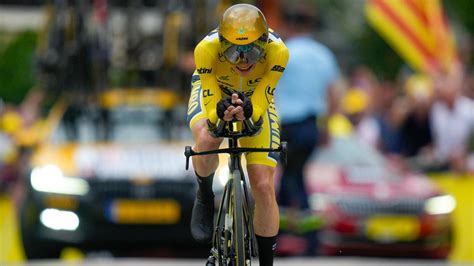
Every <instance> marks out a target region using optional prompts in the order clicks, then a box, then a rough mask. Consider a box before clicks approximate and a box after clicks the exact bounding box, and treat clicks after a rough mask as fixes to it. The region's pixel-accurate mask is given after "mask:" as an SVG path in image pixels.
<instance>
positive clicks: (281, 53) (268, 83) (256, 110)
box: [251, 44, 289, 122]
mask: <svg viewBox="0 0 474 266" xmlns="http://www.w3.org/2000/svg"><path fill="white" fill-rule="evenodd" d="M269 45H270V44H269ZM267 57H268V58H267V59H268V69H267V70H266V73H265V75H264V76H263V77H262V81H261V82H260V83H259V84H258V86H257V88H255V91H254V93H253V95H252V99H251V102H252V105H253V114H252V120H253V121H254V122H256V121H258V120H259V119H260V117H261V116H262V114H263V113H264V112H265V110H267V108H268V105H269V104H270V103H271V102H273V95H274V93H275V88H276V85H277V83H278V80H279V79H280V77H281V75H282V74H283V71H284V70H285V67H286V63H287V62H288V57H289V53H288V49H287V48H286V46H285V45H283V44H279V45H278V46H276V47H274V48H273V49H271V50H270V49H269V52H268V53H267Z"/></svg>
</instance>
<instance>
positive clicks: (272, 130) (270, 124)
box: [187, 75, 280, 167]
mask: <svg viewBox="0 0 474 266" xmlns="http://www.w3.org/2000/svg"><path fill="white" fill-rule="evenodd" d="M191 87H192V89H191V96H190V98H189V104H188V114H187V121H188V125H189V128H192V127H193V125H194V123H196V121H198V120H201V119H207V114H206V109H205V108H204V103H203V100H202V89H201V80H200V79H199V75H193V77H192V81H191ZM279 121H280V119H279V117H278V113H277V111H276V109H275V105H274V103H273V102H272V103H271V104H270V105H269V106H268V109H267V111H266V112H265V113H264V115H263V126H262V131H261V132H260V134H258V135H256V136H253V137H244V138H240V139H239V145H240V147H252V148H273V149H277V148H278V147H279V146H280V127H279ZM245 159H246V160H247V164H261V165H268V166H271V167H275V166H276V165H277V161H278V153H276V152H250V153H247V154H246V155H245Z"/></svg>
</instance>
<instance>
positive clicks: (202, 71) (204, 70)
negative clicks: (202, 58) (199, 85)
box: [197, 67, 212, 74]
mask: <svg viewBox="0 0 474 266" xmlns="http://www.w3.org/2000/svg"><path fill="white" fill-rule="evenodd" d="M197 72H198V73H199V74H211V72H212V68H205V67H201V68H199V69H198V70H197Z"/></svg>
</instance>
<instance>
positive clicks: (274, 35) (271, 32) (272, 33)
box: [270, 31, 280, 39]
mask: <svg viewBox="0 0 474 266" xmlns="http://www.w3.org/2000/svg"><path fill="white" fill-rule="evenodd" d="M270 34H271V35H273V37H275V38H277V39H280V35H278V34H277V33H276V32H274V31H270Z"/></svg>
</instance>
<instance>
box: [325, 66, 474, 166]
mask: <svg viewBox="0 0 474 266" xmlns="http://www.w3.org/2000/svg"><path fill="white" fill-rule="evenodd" d="M473 78H474V73H473V72H472V71H471V72H468V71H466V70H465V69H464V68H463V67H462V66H461V65H458V66H456V67H453V69H452V70H450V71H449V72H443V73H437V74H436V75H426V74H416V73H407V74H401V75H400V77H399V78H398V79H397V80H379V79H377V78H376V77H375V75H374V74H373V72H372V71H371V70H370V69H368V68H367V67H364V66H360V67H357V68H356V69H354V70H353V71H352V72H351V73H350V75H349V76H348V77H347V79H346V80H347V86H346V89H344V90H341V92H340V104H339V105H338V106H337V107H335V110H334V111H335V113H338V114H339V115H343V118H341V117H338V115H336V117H333V118H334V119H332V121H330V122H329V124H328V126H329V131H330V132H333V134H346V132H345V131H348V130H352V131H353V132H354V133H355V134H356V136H357V137H358V138H359V139H360V140H361V141H363V142H364V143H366V144H367V145H370V146H373V147H375V148H377V149H379V150H380V151H381V152H383V153H384V154H385V155H387V156H389V157H391V158H393V159H398V160H399V161H400V163H402V164H403V165H405V166H406V167H409V168H411V169H415V170H419V171H423V172H437V171H453V172H456V173H460V174H466V173H473V172H474V163H473V162H474V161H473V158H474V157H473V155H474V150H473V148H474V147H473V144H474V142H473V141H474V101H473V97H472V94H473V91H474V87H473V83H472V80H473Z"/></svg>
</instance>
